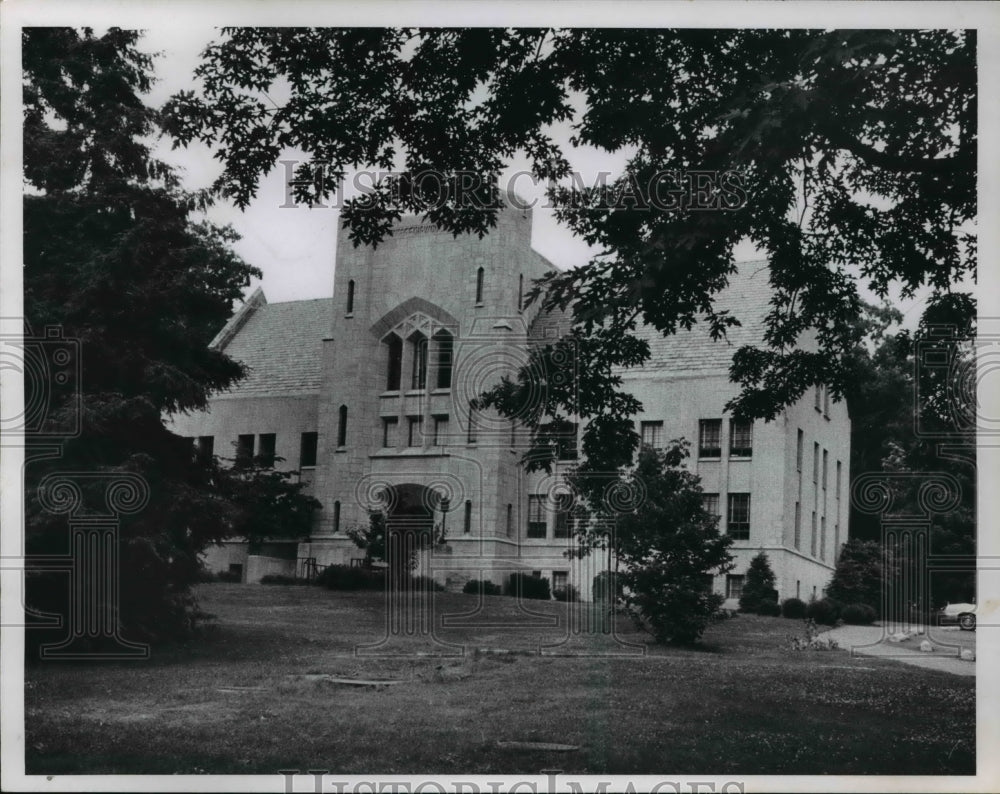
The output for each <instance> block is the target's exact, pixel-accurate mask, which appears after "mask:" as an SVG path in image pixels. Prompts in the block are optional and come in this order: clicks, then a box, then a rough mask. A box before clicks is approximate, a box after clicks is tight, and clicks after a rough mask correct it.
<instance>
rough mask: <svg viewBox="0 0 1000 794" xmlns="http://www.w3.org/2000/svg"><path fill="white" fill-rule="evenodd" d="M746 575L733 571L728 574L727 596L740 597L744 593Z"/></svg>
mask: <svg viewBox="0 0 1000 794" xmlns="http://www.w3.org/2000/svg"><path fill="white" fill-rule="evenodd" d="M743 580H744V576H743V574H741V573H731V574H728V575H727V576H726V598H739V597H740V596H741V595H743Z"/></svg>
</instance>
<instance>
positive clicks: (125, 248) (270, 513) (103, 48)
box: [22, 28, 312, 639]
mask: <svg viewBox="0 0 1000 794" xmlns="http://www.w3.org/2000/svg"><path fill="white" fill-rule="evenodd" d="M138 42H139V33H138V32H136V31H124V30H119V29H115V28H112V29H110V30H108V31H107V32H106V33H104V34H102V35H95V34H94V33H93V32H92V31H91V30H89V29H84V30H74V29H69V28H26V29H24V31H23V39H22V43H23V58H24V61H23V67H24V85H23V90H24V114H25V115H24V145H25V149H24V182H25V196H24V285H25V294H24V307H25V319H26V325H27V330H26V335H27V336H29V337H30V336H31V334H32V333H34V334H36V335H37V336H38V338H41V339H44V329H45V328H47V327H52V326H56V327H58V328H59V329H61V332H62V334H63V336H64V337H65V338H67V339H70V340H76V341H77V342H78V343H79V350H80V354H81V359H82V360H81V361H80V362H79V363H80V370H79V375H80V377H79V380H78V381H76V380H74V381H73V382H72V383H70V384H69V385H68V386H66V387H60V386H59V385H58V383H56V382H54V383H53V384H45V385H51V386H52V388H50V389H48V391H47V392H46V398H45V400H44V405H43V407H42V409H41V411H40V416H39V418H38V421H37V426H36V427H34V428H32V430H33V431H34V432H33V433H32V434H30V435H29V439H28V440H29V443H30V444H31V445H32V446H31V447H30V448H29V452H28V461H29V463H28V466H27V468H26V473H25V496H26V511H25V512H26V529H27V547H28V550H29V552H30V553H33V554H43V553H44V554H66V553H68V549H69V533H68V529H67V524H66V516H64V515H57V514H54V513H52V512H50V511H49V510H47V509H46V506H45V505H44V504H43V502H42V501H40V498H39V497H40V494H39V487H40V483H41V482H42V481H43V479H44V478H45V476H46V475H48V474H63V475H65V476H66V477H69V478H71V479H73V480H74V481H76V482H77V484H78V485H79V487H80V490H81V497H82V498H81V505H80V508H79V509H80V510H81V511H83V512H84V513H86V512H93V511H100V510H102V509H104V508H105V502H106V500H105V490H106V487H107V484H108V483H110V482H112V481H113V480H114V479H115V477H116V475H134V476H137V477H138V478H141V479H142V480H144V481H145V483H146V484H147V485H148V489H149V502H148V504H147V506H146V507H145V509H143V510H141V511H139V512H137V513H135V514H133V515H126V516H123V517H122V518H121V531H120V549H119V560H120V567H121V580H120V607H121V608H120V611H119V618H120V620H121V623H122V624H123V626H124V628H125V630H126V632H127V633H128V634H129V636H132V637H141V638H147V639H150V638H160V637H164V636H168V635H171V634H173V633H175V632H177V631H179V630H181V629H183V628H184V627H185V626H187V625H188V624H189V623H190V620H191V615H192V610H193V602H192V600H191V598H190V595H189V592H188V586H189V584H191V583H192V582H194V581H196V580H197V575H198V554H199V552H200V551H201V550H202V549H204V547H205V546H206V544H208V543H210V542H212V541H216V540H220V539H222V538H225V537H229V536H231V535H233V534H237V535H238V534H247V535H251V536H252V535H254V534H257V533H267V534H282V532H283V531H287V532H290V533H299V532H301V529H302V526H303V524H304V520H303V519H304V516H305V514H306V513H309V512H310V511H311V509H312V506H311V505H312V500H310V499H308V498H307V497H304V496H303V495H302V494H301V493H300V490H301V489H300V487H299V486H298V485H297V484H291V483H288V482H286V477H285V475H278V474H276V473H273V472H270V471H264V470H256V469H255V470H253V471H242V472H232V471H229V470H227V469H226V468H224V467H222V466H220V465H219V462H218V460H216V459H205V458H203V457H200V456H199V455H197V454H196V452H195V450H194V449H193V447H192V445H191V442H190V440H187V439H182V438H179V437H178V436H176V435H174V434H173V433H171V432H169V430H167V428H166V427H165V425H164V421H163V417H164V413H165V412H177V411H190V410H195V409H199V408H202V407H204V406H205V405H206V403H207V400H208V397H209V395H210V394H211V393H212V392H213V391H215V390H218V389H222V388H225V387H227V386H230V385H232V384H233V383H235V382H236V381H237V380H238V379H239V378H240V377H241V376H242V375H243V367H242V365H240V364H239V363H237V362H235V361H232V360H231V359H229V358H228V357H227V356H226V355H224V354H223V353H221V352H219V351H216V350H212V349H210V348H209V346H208V344H209V342H210V341H211V339H212V337H213V336H214V335H215V333H216V332H217V331H218V329H219V328H220V327H221V326H222V325H223V324H224V323H225V322H226V320H227V319H228V317H229V316H230V314H231V312H232V307H233V304H234V301H236V300H238V299H240V298H241V297H242V292H243V289H244V288H245V287H246V286H247V284H248V283H249V279H250V277H251V276H255V275H260V274H259V272H258V271H257V270H256V269H255V268H253V267H251V266H250V265H248V264H246V263H245V262H243V261H242V260H241V259H240V258H239V257H237V256H236V255H235V254H234V253H233V252H232V250H231V248H230V244H231V243H232V241H233V240H234V239H236V237H235V234H234V233H233V231H232V230H231V229H229V228H225V227H218V226H215V225H213V224H210V223H207V222H204V221H199V220H197V219H196V218H195V217H194V216H193V214H192V213H193V211H194V210H195V209H196V207H197V206H198V205H199V201H198V199H197V197H195V196H192V195H190V194H188V193H185V192H184V191H183V190H181V188H180V186H179V184H178V181H177V178H176V176H175V174H174V173H173V172H172V171H171V169H170V168H169V167H167V166H166V165H165V164H164V163H162V162H160V161H159V160H157V159H156V158H155V157H154V156H153V155H152V152H151V148H150V147H151V143H152V141H153V136H154V135H155V134H156V133H157V131H158V123H159V115H158V113H157V112H156V111H154V110H153V109H151V108H150V107H147V105H146V104H145V103H144V101H143V94H144V93H145V92H147V91H148V89H149V87H150V83H151V70H152V61H151V59H150V57H149V56H147V55H145V54H143V53H142V52H141V51H140V50H139V48H138ZM46 344H48V343H47V342H45V341H42V342H39V343H38V345H37V346H36V347H37V348H38V349H39V350H40V351H41V355H42V356H43V357H44V356H45V355H47V354H46V352H45V350H46ZM28 397H31V396H30V395H28ZM68 427H71V428H72V427H78V428H79V433H77V434H75V435H72V434H71V435H70V437H67V438H64V439H61V448H60V450H59V452H60V454H57V455H53V454H51V450H48V449H46V447H45V446H44V445H45V444H46V443H48V442H49V440H50V439H51V438H52V437H53V436H56V437H58V436H59V433H60V432H61V430H60V429H62V428H68ZM95 475H101V476H95ZM265 503H267V508H266V510H267V512H262V509H263V508H264V504H265ZM61 587H62V585H60V584H58V583H55V582H54V580H53V578H52V577H49V576H32V577H31V578H30V580H29V591H28V598H29V604H30V605H31V606H32V607H35V608H41V609H51V610H53V611H62V610H63V609H65V601H64V600H62V601H61V600H60V599H64V598H65V597H66V594H65V592H64V591H62V590H61ZM60 592H63V595H59V593H60Z"/></svg>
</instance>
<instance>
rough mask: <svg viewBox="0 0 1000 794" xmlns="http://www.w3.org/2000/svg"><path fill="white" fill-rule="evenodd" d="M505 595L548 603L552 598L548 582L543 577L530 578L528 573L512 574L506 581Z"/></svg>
mask: <svg viewBox="0 0 1000 794" xmlns="http://www.w3.org/2000/svg"><path fill="white" fill-rule="evenodd" d="M505 592H506V593H507V595H512V596H517V597H519V598H536V599H540V600H542V601H548V600H549V599H550V598H551V597H552V596H551V593H550V592H549V580H548V579H546V578H545V577H543V576H532V575H531V574H530V573H523V572H518V573H512V574H511V575H510V579H508V580H507V588H506V591H505Z"/></svg>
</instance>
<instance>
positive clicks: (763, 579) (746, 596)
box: [740, 551, 778, 615]
mask: <svg viewBox="0 0 1000 794" xmlns="http://www.w3.org/2000/svg"><path fill="white" fill-rule="evenodd" d="M772 602H773V603H775V604H777V603H778V591H777V590H775V589H774V571H772V570H771V561H770V560H769V559H768V557H767V554H765V553H764V552H763V551H762V552H760V553H758V554H757V556H756V557H754V558H753V559H752V560H750V567H749V568H748V569H747V578H746V583H745V584H744V585H743V593H742V595H740V611H741V612H756V613H757V614H758V615H767V614H772V613H771V612H770V610H771V607H770V606H769V605H770V604H771V603H772ZM764 604H768V606H763V605H764ZM762 609H766V610H769V611H767V612H763V611H761V610H762Z"/></svg>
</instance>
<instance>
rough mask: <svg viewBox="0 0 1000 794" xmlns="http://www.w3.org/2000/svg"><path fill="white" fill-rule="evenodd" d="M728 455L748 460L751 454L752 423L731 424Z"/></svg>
mask: <svg viewBox="0 0 1000 794" xmlns="http://www.w3.org/2000/svg"><path fill="white" fill-rule="evenodd" d="M729 454H730V456H731V457H734V458H749V457H750V456H751V455H752V454H753V422H731V423H730V425H729Z"/></svg>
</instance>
